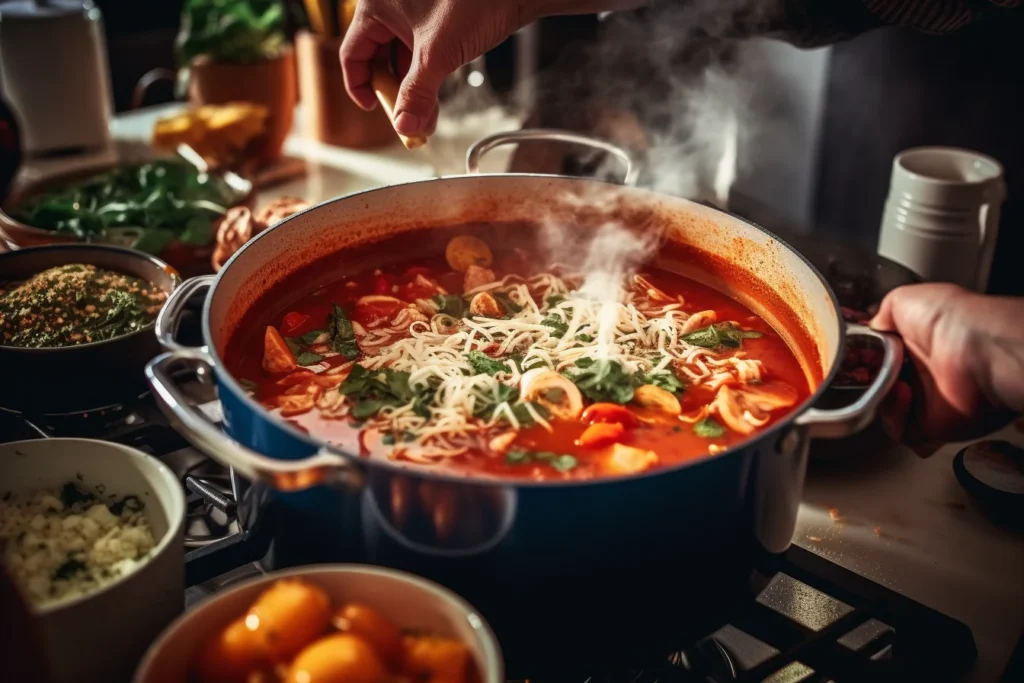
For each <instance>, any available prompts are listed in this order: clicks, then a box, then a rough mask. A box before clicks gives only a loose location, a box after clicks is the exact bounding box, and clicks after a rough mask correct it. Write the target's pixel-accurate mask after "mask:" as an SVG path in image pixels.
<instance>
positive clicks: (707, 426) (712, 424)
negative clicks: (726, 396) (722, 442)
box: [693, 417, 725, 439]
mask: <svg viewBox="0 0 1024 683" xmlns="http://www.w3.org/2000/svg"><path fill="white" fill-rule="evenodd" d="M693 433H694V434H696V435H697V436H699V437H701V438H704V439H717V438H719V437H721V436H725V427H723V426H722V425H720V424H718V422H717V421H715V419H714V418H712V417H705V418H704V419H703V420H701V421H700V422H698V423H697V424H695V425H693Z"/></svg>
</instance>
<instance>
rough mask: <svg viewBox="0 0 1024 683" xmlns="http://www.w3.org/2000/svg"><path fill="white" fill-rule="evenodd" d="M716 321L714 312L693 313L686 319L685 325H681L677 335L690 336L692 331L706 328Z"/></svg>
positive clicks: (716, 315)
mask: <svg viewBox="0 0 1024 683" xmlns="http://www.w3.org/2000/svg"><path fill="white" fill-rule="evenodd" d="M717 320H718V314H717V313H715V312H714V311H701V312H700V313H694V314H693V315H691V316H690V317H689V318H687V319H686V322H685V323H683V326H682V328H680V330H679V334H681V335H682V334H690V333H691V332H693V331H694V330H699V329H701V328H703V327H707V326H708V325H710V324H711V323H713V322H715V321H717Z"/></svg>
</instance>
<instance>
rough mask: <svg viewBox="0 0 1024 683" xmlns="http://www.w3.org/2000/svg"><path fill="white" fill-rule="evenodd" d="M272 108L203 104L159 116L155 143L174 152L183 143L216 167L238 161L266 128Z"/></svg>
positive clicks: (234, 104)
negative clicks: (167, 115)
mask: <svg viewBox="0 0 1024 683" xmlns="http://www.w3.org/2000/svg"><path fill="white" fill-rule="evenodd" d="M268 116H269V111H268V110H267V108H266V107H264V106H262V105H259V104H252V103H249V102H232V103H229V104H217V105H212V104H211V105H204V106H201V107H195V108H193V109H189V110H187V111H184V112H181V113H180V114H175V115H173V116H170V117H168V118H163V119H160V120H159V121H157V122H156V125H155V127H154V129H153V146H154V147H156V148H157V149H162V150H166V151H171V152H173V151H174V150H176V149H177V147H178V145H180V144H182V143H184V144H187V145H188V146H189V147H191V148H192V149H194V150H195V151H196V152H198V153H199V154H200V155H201V156H202V157H203V158H204V159H206V160H207V162H209V163H210V164H211V165H213V166H220V165H223V164H228V163H230V162H232V161H236V160H237V159H238V157H239V156H241V155H243V154H244V152H245V150H246V148H247V147H249V145H250V143H252V142H253V141H254V140H256V139H257V138H259V137H260V136H261V135H263V133H264V132H265V131H266V123H267V117H268Z"/></svg>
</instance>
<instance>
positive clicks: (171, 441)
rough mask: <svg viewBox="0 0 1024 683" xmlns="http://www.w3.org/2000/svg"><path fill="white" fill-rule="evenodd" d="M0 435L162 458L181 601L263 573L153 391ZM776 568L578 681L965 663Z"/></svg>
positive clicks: (882, 676) (960, 655) (264, 544)
mask: <svg viewBox="0 0 1024 683" xmlns="http://www.w3.org/2000/svg"><path fill="white" fill-rule="evenodd" d="M183 387H185V388H186V390H187V391H188V393H189V396H190V398H191V400H193V401H194V402H195V404H196V405H197V406H199V407H200V409H201V410H202V411H203V412H204V413H205V414H206V415H207V417H208V418H209V419H211V420H213V421H214V422H217V421H219V420H220V419H221V415H220V410H219V404H218V403H217V401H216V393H215V390H214V389H213V388H212V387H210V386H208V385H206V384H204V383H202V382H200V381H198V380H196V379H194V378H193V379H189V378H183ZM0 434H2V435H3V439H4V440H6V441H13V440H18V439H34V438H51V437H71V436H74V437H84V438H98V439H105V440H110V441H116V442H119V443H123V444H127V445H131V446H133V447H135V448H138V449H140V450H142V451H144V452H146V453H149V454H150V455H152V456H154V457H157V458H159V459H160V460H161V461H163V462H164V463H165V464H167V465H168V466H169V467H170V468H171V469H172V471H174V472H175V474H177V476H178V478H179V480H180V481H181V484H182V487H183V488H184V489H185V493H186V497H187V501H188V524H187V527H186V535H185V544H186V546H187V553H186V577H187V583H188V588H187V590H186V604H187V605H188V606H189V607H192V606H194V605H195V604H197V603H199V602H201V601H202V600H204V599H205V598H206V597H208V596H210V595H212V594H214V593H216V592H217V591H218V590H221V589H223V588H224V587H225V586H228V585H231V584H233V583H236V582H238V581H242V580H244V579H247V578H250V577H252V576H254V575H258V574H260V573H262V572H264V571H265V567H264V563H263V558H264V557H265V556H266V554H267V551H268V549H269V543H270V539H269V534H268V533H267V528H268V527H269V526H270V523H271V522H270V520H267V519H265V518H263V519H258V520H254V519H252V515H249V514H246V507H247V506H246V500H245V498H246V487H245V483H244V482H242V481H240V480H239V479H238V478H237V477H235V476H233V473H232V472H231V471H229V470H227V469H225V468H224V467H222V466H220V465H219V464H218V463H217V462H216V461H214V460H213V459H212V458H210V457H208V456H206V455H205V454H203V453H201V452H199V451H197V450H196V449H194V448H192V447H191V446H189V445H188V444H187V443H186V442H185V441H184V440H183V439H182V438H181V437H180V436H179V435H178V434H177V433H176V432H175V431H174V430H173V429H172V428H171V427H170V426H169V425H168V423H167V421H166V419H165V418H164V417H163V415H162V413H160V411H159V410H158V409H157V407H156V406H155V404H154V402H153V400H152V397H150V396H148V395H144V396H140V397H138V398H137V399H136V400H134V401H131V402H128V403H126V404H124V405H119V406H111V407H108V408H105V409H102V410H97V411H92V412H90V413H82V414H76V415H50V416H26V415H15V414H10V413H3V414H0ZM774 569H775V570H776V572H777V573H776V574H775V576H774V578H772V580H771V581H770V583H769V584H768V585H767V587H766V588H765V589H764V590H763V592H762V593H761V595H760V596H759V598H758V599H757V600H756V601H755V602H753V603H751V604H750V605H749V607H748V609H746V610H745V611H744V612H743V613H742V614H740V615H738V616H737V617H736V618H735V619H734V620H733V621H732V623H731V624H730V625H728V626H726V627H724V628H722V629H720V630H719V631H717V632H716V633H714V634H712V635H710V636H709V637H708V638H707V639H705V640H703V641H701V642H699V643H697V644H695V645H692V646H687V647H683V648H681V649H680V650H679V651H678V652H676V653H674V654H673V655H671V656H670V657H669V658H668V659H666V660H665V661H662V662H656V663H653V664H651V663H641V664H642V665H640V666H638V667H637V668H636V669H635V670H629V671H613V672H586V666H585V664H581V667H580V669H581V674H580V675H581V683H583V682H584V681H587V682H589V683H643V682H650V683H654V682H655V681H659V680H669V681H679V682H680V683H687V682H689V681H702V682H713V683H718V682H725V681H751V682H753V681H771V682H773V683H782V682H784V681H834V682H835V683H843V682H845V681H886V680H893V681H895V680H908V679H910V678H916V677H921V678H923V679H925V680H932V681H941V680H950V681H952V680H958V679H959V678H960V676H961V675H962V674H963V673H964V672H966V671H967V670H968V669H969V668H970V666H971V664H972V663H973V661H974V658H975V656H976V649H975V643H974V639H973V636H972V633H971V630H970V629H969V628H968V627H967V626H966V625H964V624H963V623H961V622H959V621H956V620H954V619H952V618H950V617H947V616H944V615H942V614H940V613H939V612H936V611H934V610H932V609H930V608H928V607H926V606H924V605H922V604H920V603H917V602H915V601H913V600H911V599H910V598H907V597H904V596H902V595H900V594H898V593H896V592H894V591H892V590H890V589H888V588H885V587H883V586H881V585H879V584H877V583H873V582H872V581H870V580H868V579H865V578H864V577H862V576H860V575H858V574H855V573H854V572H852V571H850V570H848V569H844V568H843V567H841V566H840V565H838V564H835V563H833V562H830V561H828V560H826V559H824V558H822V557H820V556H818V555H816V554H814V553H812V552H809V551H808V550H805V549H803V548H801V547H799V546H793V547H792V548H791V549H790V551H789V552H787V553H786V555H784V556H783V557H781V558H779V563H778V566H777V567H774ZM935 653H942V656H941V657H936V656H935ZM584 672H585V673H584Z"/></svg>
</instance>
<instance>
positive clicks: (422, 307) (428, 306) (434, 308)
mask: <svg viewBox="0 0 1024 683" xmlns="http://www.w3.org/2000/svg"><path fill="white" fill-rule="evenodd" d="M416 308H418V309H419V311H420V313H422V314H423V315H429V316H434V315H437V314H438V312H439V311H440V310H441V307H440V306H438V305H437V302H436V301H434V300H433V299H416Z"/></svg>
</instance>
